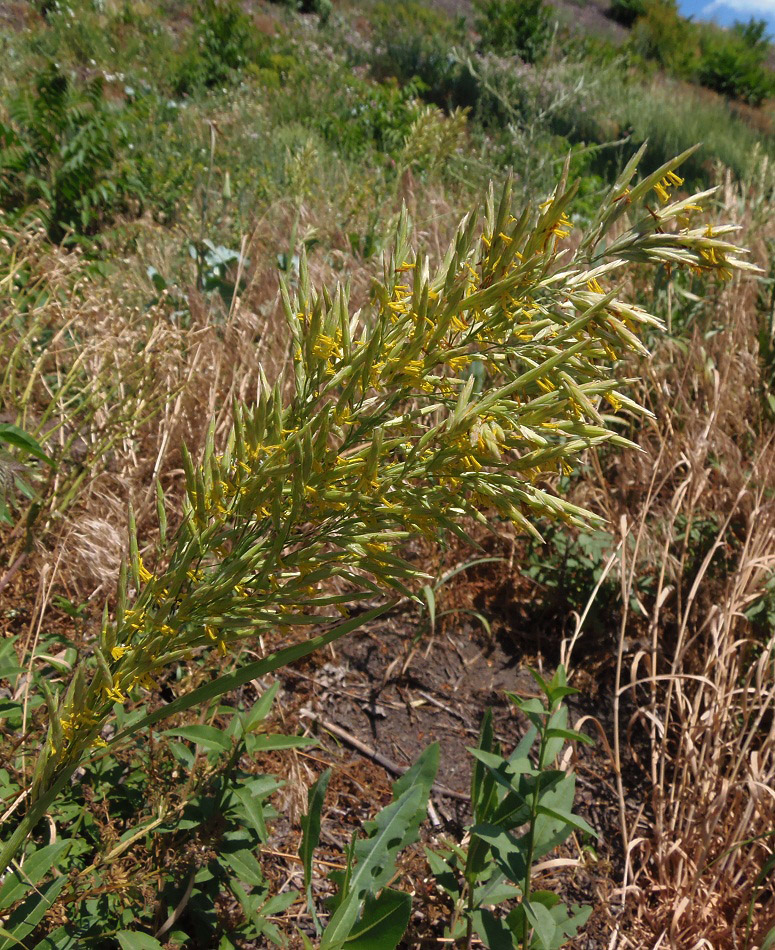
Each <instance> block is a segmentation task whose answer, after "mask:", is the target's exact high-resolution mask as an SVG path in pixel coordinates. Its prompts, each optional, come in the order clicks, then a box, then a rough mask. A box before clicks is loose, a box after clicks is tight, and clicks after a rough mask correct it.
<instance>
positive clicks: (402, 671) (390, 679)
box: [276, 579, 643, 950]
mask: <svg viewBox="0 0 775 950" xmlns="http://www.w3.org/2000/svg"><path fill="white" fill-rule="evenodd" d="M491 580H492V579H491ZM498 587H499V585H498V584H497V583H495V584H493V585H492V586H491V588H490V590H491V593H497V591H498ZM496 612H497V611H496ZM427 628H428V624H427V621H426V622H425V623H423V622H422V621H421V622H420V623H419V624H418V611H417V609H416V608H410V609H407V610H405V611H403V612H399V613H396V614H394V615H392V616H390V617H389V618H388V619H380V620H379V621H377V622H376V623H375V624H373V625H372V626H371V627H369V628H368V629H366V630H364V631H362V632H360V633H357V634H354V635H352V636H351V637H349V638H347V639H346V640H344V641H339V642H338V643H337V644H336V645H335V647H333V648H330V649H329V650H327V651H323V652H322V653H321V654H319V655H316V656H312V657H310V658H308V659H307V660H305V661H303V662H302V663H300V664H298V665H297V666H295V667H294V668H289V669H286V670H284V671H282V672H281V674H280V678H281V680H282V683H283V689H284V694H283V696H282V697H281V699H280V705H281V706H282V708H283V709H284V715H285V716H286V717H287V721H288V724H291V723H294V722H298V723H307V724H308V727H309V730H310V732H311V733H312V734H314V735H316V736H317V738H318V740H319V743H320V745H319V747H318V748H317V749H315V750H314V753H315V755H314V759H315V761H308V762H307V763H306V764H307V765H308V766H309V771H308V778H307V779H306V780H305V781H306V783H307V784H308V783H309V780H310V778H313V779H314V776H315V775H316V774H319V772H320V771H321V770H322V768H323V767H324V765H325V764H331V765H333V766H334V768H335V773H334V777H333V778H332V781H331V785H330V787H329V792H328V795H327V799H326V807H325V808H324V811H323V828H324V836H323V839H322V840H323V844H324V845H326V846H328V847H329V848H330V851H329V852H328V858H329V859H330V860H332V861H334V862H335V861H336V859H337V857H339V858H340V859H341V848H342V847H343V846H344V845H345V844H346V843H347V841H348V840H349V837H350V835H351V833H352V830H353V829H355V828H358V827H359V826H360V824H361V822H362V821H363V820H365V819H368V818H369V817H371V815H370V814H369V809H371V810H372V811H373V810H376V809H377V807H379V806H380V805H384V804H387V803H388V802H389V801H390V785H391V782H392V781H393V780H394V779H395V774H396V772H398V771H400V769H403V768H406V767H407V766H408V765H410V764H411V763H412V762H413V761H414V760H415V759H416V758H417V756H418V755H419V753H420V752H421V751H422V749H423V748H425V747H426V746H427V745H428V744H429V743H431V742H434V741H438V742H439V743H440V746H441V764H440V768H439V773H438V776H437V792H436V794H435V796H434V799H433V803H434V809H435V813H432V815H431V819H432V820H431V821H429V822H427V823H426V826H425V828H424V833H423V837H424V841H425V843H427V844H430V843H433V842H438V841H440V840H442V839H444V838H451V839H452V840H455V841H460V840H461V839H462V836H463V833H464V827H465V825H466V823H467V822H468V821H469V820H470V814H469V811H468V805H467V801H466V800H467V798H468V789H469V786H470V778H471V764H472V761H473V760H472V757H471V756H470V754H469V753H468V751H467V749H468V748H469V747H472V746H474V745H476V741H477V736H478V733H479V727H480V724H481V720H482V716H483V714H484V711H485V710H486V709H487V707H491V708H492V709H493V714H494V722H495V730H496V735H497V736H498V738H499V740H500V742H501V743H502V748H503V750H504V752H510V751H511V749H512V748H513V747H514V745H515V744H516V743H517V742H518V741H519V739H520V738H521V736H522V734H523V733H524V731H525V728H526V725H525V722H524V720H522V719H521V717H520V715H519V714H518V713H516V712H515V711H514V709H513V706H511V704H510V703H509V702H508V700H507V698H506V696H505V691H507V690H508V691H510V692H513V693H516V694H518V695H520V696H532V695H537V688H536V685H535V682H534V680H533V679H532V677H531V676H530V674H529V672H528V670H527V666H533V667H538V668H541V669H542V671H543V672H544V673H545V674H551V672H553V669H552V667H551V665H547V664H546V662H545V661H542V658H541V655H540V654H539V653H538V652H537V651H536V638H535V636H534V635H531V636H520V635H519V631H518V629H515V628H513V627H511V626H509V625H508V624H506V623H503V622H500V623H496V624H495V625H494V627H493V632H492V635H491V636H488V635H486V634H485V633H484V631H480V630H479V629H478V628H477V627H476V625H473V624H472V623H468V622H467V621H462V622H456V623H454V624H449V625H448V626H447V627H446V628H444V627H441V629H437V630H436V631H435V632H434V633H433V634H431V633H430V631H429V630H428V629H427ZM418 633H419V634H420V636H419V637H418ZM585 668H588V667H587V664H586V663H585ZM597 669H598V672H599V674H600V678H597V677H596V678H595V679H593V678H592V677H590V676H589V674H587V675H586V677H585V678H584V679H581V677H580V678H579V682H578V683H577V684H576V685H578V686H582V685H583V687H584V691H583V692H582V693H581V694H580V695H579V696H576V697H571V698H570V700H569V706H570V713H571V715H570V719H571V724H572V725H574V726H576V725H579V724H580V726H581V728H582V729H583V730H584V731H585V732H587V733H588V734H589V735H591V736H592V737H593V738H594V739H595V744H594V746H584V747H581V748H579V749H578V750H577V759H576V761H575V765H574V768H575V771H576V775H577V802H576V811H577V812H578V813H579V814H581V815H582V816H583V817H584V818H585V819H586V820H587V821H588V822H589V823H590V824H591V825H592V827H593V828H595V829H596V831H597V832H598V834H599V835H600V839H599V841H598V842H596V844H595V853H594V855H593V854H592V853H589V852H584V853H583V854H582V852H581V850H580V847H579V844H580V843H579V842H578V841H577V840H576V839H574V838H571V839H570V840H569V842H568V843H567V844H566V846H565V849H564V851H563V854H562V856H564V857H570V858H579V857H580V856H581V857H582V863H581V865H580V866H579V867H578V868H572V869H570V870H569V869H568V868H562V869H560V870H559V871H554V872H552V871H549V872H546V873H545V874H544V875H543V877H542V879H541V886H542V887H545V888H547V889H551V890H554V891H555V892H557V893H560V894H561V895H562V896H563V898H564V900H565V901H566V902H569V903H589V904H591V905H593V907H594V908H595V911H594V913H593V915H592V917H591V918H590V920H589V922H588V924H587V926H586V927H585V928H584V934H583V936H580V937H578V938H577V939H576V940H575V942H574V943H573V944H572V946H574V947H576V948H580V950H597V948H603V947H607V946H608V944H609V940H610V935H611V932H612V929H613V927H614V926H615V925H616V918H617V914H616V910H617V903H616V900H615V895H614V892H615V889H616V887H617V886H618V885H619V883H620V882H621V879H622V850H623V849H622V847H621V839H620V834H619V830H618V829H619V810H618V799H617V794H616V789H615V779H614V770H613V765H612V760H611V755H610V748H609V745H608V744H609V743H610V737H611V732H612V715H611V714H612V703H611V696H612V693H613V690H612V688H611V689H608V688H607V687H606V681H607V680H609V679H611V681H612V676H610V674H611V673H612V668H611V666H610V664H609V663H607V662H601V663H600V664H598V667H597ZM600 679H602V682H601V681H600ZM596 680H597V681H596ZM603 736H605V737H606V739H607V741H606V739H604V738H603ZM386 766H387V767H386ZM624 779H625V783H626V785H627V784H628V785H630V790H629V791H628V810H629V809H633V810H635V809H639V808H640V807H641V806H642V804H643V802H642V801H641V797H642V794H641V788H642V783H640V781H639V774H638V772H637V770H636V769H634V767H633V766H632V765H630V766H629V767H628V771H627V773H626V774H625V776H624ZM304 805H305V802H304V801H302V802H301V804H300V810H303V808H304ZM293 824H294V823H293V816H291V823H290V824H285V825H284V826H283V827H278V828H277V835H278V840H277V843H276V847H277V851H278V852H281V853H287V852H289V851H291V852H294V853H295V848H296V847H297V846H298V832H297V831H296V830H294V828H293V827H292V825H293ZM296 827H298V826H297V825H296ZM402 870H403V872H404V875H405V877H404V883H403V884H402V885H401V886H402V887H403V888H405V889H410V890H413V891H414V892H415V894H416V899H415V902H414V906H415V918H414V920H413V922H412V926H411V927H410V930H409V932H408V933H407V935H406V937H405V938H404V941H403V942H402V944H401V947H404V948H410V947H411V948H425V947H440V946H443V943H440V942H439V937H441V936H442V934H443V929H444V925H445V924H446V923H448V922H449V916H450V907H449V902H447V901H446V899H445V898H444V897H443V895H441V893H440V892H438V891H437V889H436V887H435V885H434V882H433V879H432V877H431V876H430V872H429V870H428V867H427V864H426V863H425V861H424V858H423V855H422V850H421V847H420V845H419V844H418V845H416V846H415V847H414V848H413V849H410V851H409V852H408V853H407V854H406V855H405V856H404V858H403V867H402ZM407 878H408V880H407ZM321 884H322V882H321ZM322 888H323V890H324V889H325V885H324V884H322Z"/></svg>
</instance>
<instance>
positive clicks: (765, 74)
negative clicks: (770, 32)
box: [697, 20, 775, 106]
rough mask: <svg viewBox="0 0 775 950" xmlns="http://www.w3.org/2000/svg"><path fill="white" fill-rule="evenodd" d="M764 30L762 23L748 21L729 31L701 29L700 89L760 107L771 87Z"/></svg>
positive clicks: (766, 40) (710, 28)
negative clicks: (711, 90)
mask: <svg viewBox="0 0 775 950" xmlns="http://www.w3.org/2000/svg"><path fill="white" fill-rule="evenodd" d="M766 28H767V25H766V23H765V22H764V21H763V20H751V21H750V22H749V23H747V24H745V25H744V24H742V23H738V24H736V25H735V28H734V29H733V30H719V29H714V28H712V27H709V28H706V29H704V30H703V32H702V34H701V50H702V52H701V55H700V62H699V66H698V68H697V78H698V79H699V81H700V82H701V83H702V85H703V86H707V87H708V88H709V89H713V90H714V91H715V92H719V93H721V94H722V95H724V96H731V97H732V98H733V99H741V100H742V101H743V102H747V103H749V104H750V105H754V106H758V105H761V103H762V102H763V101H764V100H765V99H766V98H767V97H768V96H770V95H772V92H773V88H774V86H775V84H774V83H773V73H772V71H771V70H770V69H769V68H768V66H767V55H768V52H769V40H768V37H767V35H766Z"/></svg>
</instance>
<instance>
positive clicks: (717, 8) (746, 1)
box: [678, 0, 775, 36]
mask: <svg viewBox="0 0 775 950" xmlns="http://www.w3.org/2000/svg"><path fill="white" fill-rule="evenodd" d="M678 7H679V9H680V11H681V13H683V15H684V16H693V17H694V18H695V19H696V20H715V21H716V22H717V23H720V24H721V25H722V26H730V25H731V24H732V23H734V21H735V20H743V21H747V20H750V19H751V17H756V19H757V20H766V21H767V26H768V28H769V33H770V35H772V36H775V0H678Z"/></svg>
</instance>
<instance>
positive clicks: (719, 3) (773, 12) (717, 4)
mask: <svg viewBox="0 0 775 950" xmlns="http://www.w3.org/2000/svg"><path fill="white" fill-rule="evenodd" d="M721 9H725V10H732V11H733V12H734V13H741V14H748V15H750V16H756V15H757V14H758V15H759V16H775V0H713V2H712V3H709V4H708V5H707V6H706V7H703V10H702V13H703V16H712V15H713V14H714V13H716V12H717V11H718V10H721Z"/></svg>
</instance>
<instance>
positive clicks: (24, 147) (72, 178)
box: [0, 63, 142, 242]
mask: <svg viewBox="0 0 775 950" xmlns="http://www.w3.org/2000/svg"><path fill="white" fill-rule="evenodd" d="M8 112H9V121H8V122H0V207H1V208H2V209H3V210H5V211H11V212H14V211H19V210H23V209H24V208H26V207H29V206H30V205H32V204H36V203H37V205H38V207H39V208H40V213H41V216H42V218H43V220H44V221H45V224H46V229H47V232H48V235H49V238H50V239H51V240H52V241H55V242H59V241H61V240H62V239H63V238H64V237H65V235H66V234H67V232H68V231H72V232H74V233H76V234H81V235H90V234H94V233H96V232H97V231H98V230H99V229H100V228H101V227H103V226H104V225H105V224H107V223H109V222H110V221H111V220H112V219H113V217H114V216H115V214H116V213H117V212H118V211H120V210H123V209H125V208H126V207H127V203H128V202H129V200H130V199H132V198H134V199H139V198H140V197H141V195H142V185H141V182H140V179H139V177H138V175H137V168H136V164H135V162H134V160H133V159H132V158H131V157H130V151H129V144H130V143H129V128H128V125H127V123H126V120H125V117H124V116H123V115H122V112H121V110H120V109H118V108H114V107H113V106H111V105H110V104H109V103H108V101H107V100H106V98H105V96H104V91H103V85H102V80H101V79H95V80H93V81H92V82H90V83H89V84H88V85H87V86H86V87H84V88H83V89H78V88H77V87H76V86H74V84H73V83H72V82H71V80H70V79H69V78H68V77H67V76H66V75H65V74H64V73H63V72H62V71H61V70H60V69H59V67H57V66H56V65H55V64H53V63H50V64H49V65H48V66H46V67H45V68H44V69H43V70H42V71H41V72H40V73H39V74H38V75H37V77H36V80H35V86H34V90H33V91H32V92H29V93H24V94H22V95H20V96H18V97H16V98H15V99H14V100H13V101H12V102H11V103H10V105H9V108H8Z"/></svg>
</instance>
